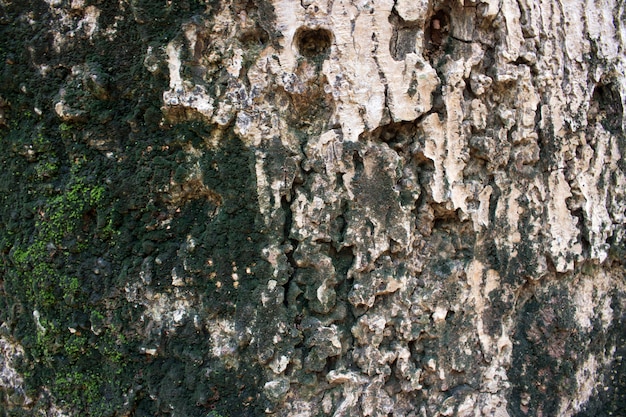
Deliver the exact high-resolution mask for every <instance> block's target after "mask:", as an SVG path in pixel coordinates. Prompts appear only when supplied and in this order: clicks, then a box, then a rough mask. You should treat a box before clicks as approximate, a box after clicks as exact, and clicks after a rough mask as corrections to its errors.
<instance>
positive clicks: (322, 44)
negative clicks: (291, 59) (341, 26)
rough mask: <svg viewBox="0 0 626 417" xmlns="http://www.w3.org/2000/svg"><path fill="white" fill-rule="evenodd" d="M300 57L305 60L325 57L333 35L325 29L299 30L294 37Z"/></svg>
mask: <svg viewBox="0 0 626 417" xmlns="http://www.w3.org/2000/svg"><path fill="white" fill-rule="evenodd" d="M295 41H296V47H297V48H298V52H299V53H300V55H302V56H304V57H306V58H316V57H324V58H325V57H326V56H328V53H329V52H330V46H331V44H332V42H333V34H332V32H331V31H329V30H327V29H321V28H320V29H309V28H300V29H298V31H297V32H296V36H295Z"/></svg>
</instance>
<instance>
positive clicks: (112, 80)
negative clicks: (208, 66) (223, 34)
mask: <svg viewBox="0 0 626 417" xmlns="http://www.w3.org/2000/svg"><path fill="white" fill-rule="evenodd" d="M86 3H87V4H86V5H85V6H89V5H94V6H96V7H98V9H99V10H100V15H99V18H98V23H99V25H100V28H101V29H102V30H101V31H100V32H98V33H96V34H95V35H94V37H93V38H92V39H87V38H86V37H81V36H79V35H80V34H78V35H77V36H76V37H75V38H74V39H73V40H71V41H69V43H68V44H66V45H65V46H64V47H63V48H62V50H61V52H59V51H58V50H56V49H55V46H54V36H53V34H52V30H53V27H52V25H54V24H55V18H54V16H53V13H54V10H53V8H51V7H50V6H49V5H48V4H47V3H46V2H43V1H32V2H22V3H20V2H11V3H10V4H9V3H7V4H6V5H4V4H3V5H2V8H1V11H0V20H1V21H0V39H1V40H0V61H1V64H0V77H1V78H2V80H3V82H2V83H0V98H1V100H0V108H1V111H2V115H3V118H1V119H0V141H1V143H2V144H3V149H4V152H2V153H1V154H0V164H2V169H1V170H0V320H1V321H2V323H3V327H2V328H3V329H4V330H3V331H5V330H6V333H3V335H5V336H9V335H10V336H11V337H12V338H14V339H15V340H16V342H18V343H20V344H21V345H22V346H23V347H24V350H25V356H24V357H23V359H22V361H21V362H18V363H17V364H16V366H17V368H18V371H19V372H20V373H21V374H22V375H23V376H24V383H25V389H26V391H25V392H23V393H21V392H15V393H7V392H5V391H4V390H3V391H2V395H1V396H0V404H2V405H1V406H0V408H6V407H8V408H7V410H8V412H9V413H10V414H9V415H15V416H22V415H24V416H25V415H32V413H37V412H39V411H45V410H48V409H49V407H50V404H52V403H55V404H57V405H58V406H59V407H63V408H64V409H66V410H67V411H69V412H73V413H76V414H77V415H90V416H113V415H135V416H141V415H145V416H147V415H170V414H172V413H173V411H172V408H173V409H174V410H176V412H177V413H180V415H186V416H203V417H204V416H206V415H211V414H210V413H213V415H218V414H216V413H221V415H224V416H226V415H231V416H232V415H237V416H245V415H259V413H260V411H259V410H258V409H256V408H255V407H257V405H256V404H257V403H258V401H257V399H258V396H259V394H258V392H257V391H258V387H259V386H262V382H261V381H260V373H259V371H258V370H257V369H256V368H255V365H253V362H252V360H251V359H250V358H249V357H248V356H249V354H248V353H247V351H245V348H241V349H243V351H242V352H240V353H238V355H239V356H240V358H241V359H240V364H239V366H237V367H232V366H230V365H228V366H227V365H225V364H224V363H223V361H222V360H220V359H219V358H216V357H215V356H213V355H212V353H211V352H212V349H213V348H214V346H213V344H214V342H213V341H212V338H211V334H210V332H209V330H207V327H206V326H205V325H204V324H203V323H207V322H210V321H211V320H214V319H215V318H217V317H220V316H221V315H224V316H228V317H233V318H234V321H235V324H236V326H238V327H239V328H240V327H242V326H245V325H247V324H248V323H247V322H246V321H247V316H246V314H245V312H246V311H249V310H250V309H254V308H255V306H256V304H257V303H258V302H259V301H258V300H257V298H256V295H257V290H256V287H257V278H256V277H257V276H264V275H266V273H267V271H266V269H267V266H266V265H265V263H264V261H263V260H262V256H261V253H260V248H261V247H263V246H265V241H264V235H263V233H262V227H260V226H259V217H258V216H259V210H258V203H257V195H256V182H255V175H254V154H253V151H251V150H250V149H249V148H246V147H245V146H244V145H243V144H242V143H241V142H240V141H239V140H238V139H237V137H236V136H235V135H234V133H233V132H232V130H231V129H230V128H227V129H226V131H225V133H224V139H223V141H222V142H221V144H220V146H218V147H217V148H216V149H208V148H206V146H205V145H204V140H203V138H202V135H206V134H207V132H208V131H209V130H210V129H209V128H208V127H206V126H202V125H200V124H198V123H196V124H191V123H189V124H183V125H181V126H174V127H170V126H161V127H159V125H158V121H159V120H160V119H161V114H160V106H161V94H162V91H163V90H164V89H166V88H167V83H168V79H167V76H166V74H167V68H162V69H161V70H160V71H156V72H155V73H150V72H148V71H147V70H146V68H145V65H144V58H145V57H144V52H145V51H146V50H147V48H148V47H149V46H152V45H154V44H159V45H162V44H163V43H165V42H166V41H168V40H170V39H173V38H174V37H175V36H177V34H178V33H179V31H180V27H181V24H182V22H184V21H186V20H189V18H190V17H191V16H193V15H195V14H198V13H203V12H205V11H206V10H207V8H211V7H212V5H211V4H210V2H204V1H194V0H185V1H179V2H171V4H170V5H169V6H166V2H161V1H147V0H142V1H132V2H129V7H130V8H129V9H128V11H129V13H126V14H123V15H122V14H120V9H119V5H118V4H117V3H107V2H104V1H91V2H86ZM76 13H77V15H76V16H74V15H72V16H70V17H71V19H73V20H72V21H74V20H76V21H77V19H80V18H81V17H82V15H81V13H82V12H79V11H76ZM114 27H115V28H116V33H117V35H111V36H109V37H107V36H104V35H103V32H104V31H105V30H106V29H107V28H109V29H112V28H114ZM43 69H45V70H43ZM80 71H82V73H81V74H83V75H77V74H78V72H80ZM94 80H95V81H94ZM62 90H63V91H64V93H63V94H65V95H64V96H63V97H64V99H65V101H66V102H67V104H68V106H70V107H71V108H72V109H76V110H80V116H77V117H69V118H66V119H64V120H62V119H60V118H59V117H58V115H57V113H56V112H55V103H57V102H59V101H60V100H61V93H60V92H61V91H62ZM207 129H208V130H207ZM188 146H193V147H196V148H198V149H201V151H202V156H200V157H199V158H197V160H196V161H194V163H195V162H197V166H198V167H199V170H200V172H201V178H202V182H203V183H202V184H200V183H198V184H194V183H192V184H190V185H189V186H190V187H191V192H190V193H189V197H185V198H183V199H180V200H177V201H174V202H173V201H172V197H171V195H170V194H169V193H168V192H167V188H168V187H169V186H170V184H171V182H172V181H174V182H175V183H178V184H186V183H185V181H186V179H187V178H188V177H189V175H190V172H192V171H193V169H195V168H194V166H192V165H193V164H192V163H190V162H189V160H188V155H187V154H186V151H185V149H186V148H187V147H188ZM196 186H197V187H199V188H198V189H199V190H200V191H201V192H200V194H199V195H196V194H194V191H195V190H196V189H195V188H193V187H196ZM191 239H193V241H194V242H195V243H194V245H195V248H194V250H190V244H189V241H190V240H191ZM234 268H237V271H238V275H239V279H238V281H235V280H234V279H233V278H232V276H233V271H234ZM173 270H175V271H177V273H179V274H180V275H181V276H182V277H183V278H184V283H185V286H186V287H185V288H186V290H188V291H193V292H194V294H195V298H194V301H193V306H192V308H191V309H190V313H189V315H188V316H187V317H185V318H184V319H182V320H181V321H180V322H179V323H177V326H176V327H175V328H174V329H173V330H172V329H169V330H167V329H166V328H165V326H159V325H158V323H150V319H149V317H150V315H149V313H148V312H147V309H148V307H147V306H146V305H144V304H141V303H138V302H136V301H137V300H136V298H133V296H132V292H133V291H135V290H136V289H137V288H139V287H141V289H140V290H139V291H152V292H153V293H159V294H166V295H167V296H173V295H172V294H174V293H175V291H176V289H175V288H174V287H173V285H172V271H173ZM247 271H249V272H247ZM142 277H143V278H142ZM218 282H219V284H218ZM138 285H139V287H138ZM194 320H195V321H194ZM198 322H199V323H200V324H198ZM150 348H154V349H155V350H156V351H155V353H154V354H153V355H152V354H147V353H146V351H147V350H150ZM235 348H236V349H239V347H238V345H237V343H235ZM150 352H151V351H150ZM246 355H248V356H246ZM44 387H45V389H44ZM26 396H28V397H29V398H31V399H33V400H35V402H34V405H32V406H30V409H28V410H26V409H22V408H21V405H22V404H23V403H24V401H25V398H26ZM0 415H7V414H5V410H2V412H0Z"/></svg>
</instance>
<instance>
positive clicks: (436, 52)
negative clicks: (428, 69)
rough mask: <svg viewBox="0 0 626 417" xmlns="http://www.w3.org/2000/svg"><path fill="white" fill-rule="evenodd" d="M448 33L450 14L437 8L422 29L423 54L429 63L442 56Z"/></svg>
mask: <svg viewBox="0 0 626 417" xmlns="http://www.w3.org/2000/svg"><path fill="white" fill-rule="evenodd" d="M449 33H450V16H449V15H448V13H446V12H445V11H443V10H439V11H438V12H437V13H435V14H434V16H433V17H431V18H430V20H429V21H428V24H427V25H426V28H425V29H424V55H425V57H426V58H428V59H429V60H430V62H431V63H433V62H435V61H436V60H438V59H439V58H441V56H443V52H444V51H443V49H444V45H445V43H446V41H447V40H448V34H449Z"/></svg>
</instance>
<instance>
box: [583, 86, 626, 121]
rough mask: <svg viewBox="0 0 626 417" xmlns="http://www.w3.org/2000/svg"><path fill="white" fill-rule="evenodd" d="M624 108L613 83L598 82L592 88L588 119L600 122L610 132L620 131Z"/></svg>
mask: <svg viewBox="0 0 626 417" xmlns="http://www.w3.org/2000/svg"><path fill="white" fill-rule="evenodd" d="M623 118H624V108H623V106H622V98H621V96H620V94H619V89H618V87H617V85H616V84H615V83H609V84H599V85H597V86H596V88H595V89H594V90H593V97H592V99H591V105H590V108H589V120H590V121H591V122H600V123H602V125H603V126H604V128H605V129H606V130H608V131H610V132H621V130H622V120H623Z"/></svg>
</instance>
